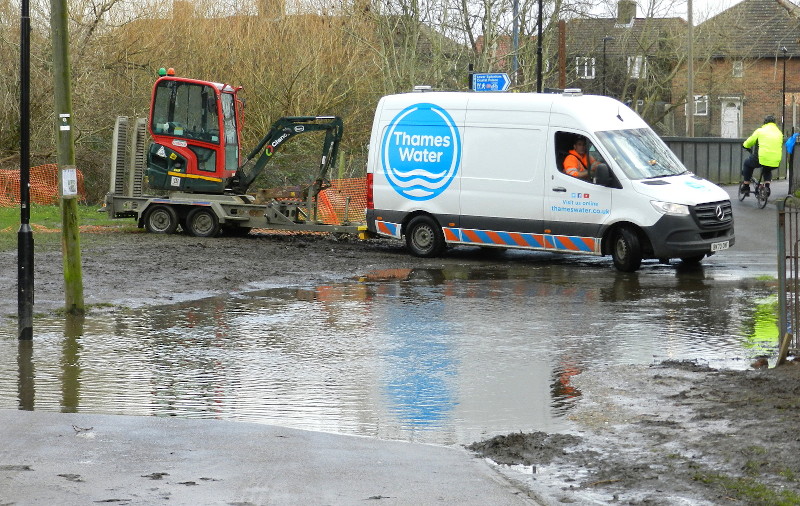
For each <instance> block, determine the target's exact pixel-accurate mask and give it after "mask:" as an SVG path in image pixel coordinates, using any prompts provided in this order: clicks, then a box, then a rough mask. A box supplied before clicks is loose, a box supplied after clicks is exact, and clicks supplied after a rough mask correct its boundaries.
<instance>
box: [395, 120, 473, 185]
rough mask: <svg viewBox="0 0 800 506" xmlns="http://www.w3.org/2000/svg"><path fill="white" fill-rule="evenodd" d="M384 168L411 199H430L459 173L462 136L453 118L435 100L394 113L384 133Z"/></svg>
mask: <svg viewBox="0 0 800 506" xmlns="http://www.w3.org/2000/svg"><path fill="white" fill-rule="evenodd" d="M381 157H382V159H383V170H384V172H385V173H386V179H388V180H389V183H390V184H391V185H392V188H394V190H395V191H396V192H397V193H399V194H400V195H402V196H403V197H405V198H407V199H410V200H430V199H432V198H434V197H436V196H437V195H439V194H441V193H442V192H443V191H445V190H446V189H447V187H448V186H449V185H450V183H451V182H452V181H453V178H454V177H455V176H456V173H458V167H459V164H460V162H461V138H460V136H459V134H458V127H456V124H455V122H454V121H453V118H451V117H450V115H449V114H447V111H445V110H444V109H442V108H441V107H439V106H437V105H434V104H414V105H412V106H411V107H408V108H406V109H403V110H402V111H401V112H400V113H399V114H398V115H397V116H395V117H394V119H393V120H392V122H391V123H390V124H389V127H388V128H387V129H386V134H385V135H384V137H383V145H382V149H381Z"/></svg>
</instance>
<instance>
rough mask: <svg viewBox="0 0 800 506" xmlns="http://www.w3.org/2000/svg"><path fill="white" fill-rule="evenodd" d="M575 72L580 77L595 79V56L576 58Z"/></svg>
mask: <svg viewBox="0 0 800 506" xmlns="http://www.w3.org/2000/svg"><path fill="white" fill-rule="evenodd" d="M575 73H576V74H577V75H578V78H579V79H594V58H589V57H586V56H579V57H577V58H575Z"/></svg>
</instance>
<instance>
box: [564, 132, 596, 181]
mask: <svg viewBox="0 0 800 506" xmlns="http://www.w3.org/2000/svg"><path fill="white" fill-rule="evenodd" d="M586 151H587V150H586V138H585V137H583V136H582V135H579V136H578V137H576V138H575V143H574V144H573V145H572V149H571V150H569V153H567V156H566V157H565V158H564V172H565V173H566V174H567V175H569V176H572V177H577V178H578V179H583V180H585V181H591V177H592V174H593V173H594V169H595V166H596V165H597V160H595V159H594V158H593V157H591V156H589V155H588V153H587V152H586Z"/></svg>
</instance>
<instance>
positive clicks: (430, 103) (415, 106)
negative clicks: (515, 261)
mask: <svg viewBox="0 0 800 506" xmlns="http://www.w3.org/2000/svg"><path fill="white" fill-rule="evenodd" d="M579 139H583V140H585V141H586V145H587V146H588V159H586V160H585V161H586V162H587V163H588V164H589V165H590V167H589V170H588V172H589V175H588V176H587V177H585V178H584V179H581V178H578V177H573V176H571V175H567V173H565V171H564V163H565V159H568V158H569V157H570V156H575V155H574V154H573V155H570V150H573V148H574V147H575V142H576V141H577V140H579ZM566 161H567V163H568V164H569V163H572V162H574V160H572V162H570V160H566ZM367 181H368V198H367V228H368V230H369V231H370V232H372V233H374V234H377V235H380V236H387V237H394V238H397V239H402V238H405V241H406V245H407V247H408V249H409V250H410V251H411V252H412V253H413V254H415V255H418V256H422V257H431V256H436V255H439V254H440V253H442V251H443V250H444V249H445V247H446V246H447V245H453V246H456V245H470V246H481V247H497V248H524V249H531V250H543V251H551V252H555V251H557V252H565V253H579V254H585V255H609V254H610V255H611V256H612V258H613V260H614V265H615V266H616V267H617V269H619V270H622V271H635V270H637V269H638V268H639V267H640V265H641V261H642V259H643V258H656V259H659V260H662V261H667V260H669V259H670V258H680V259H682V260H683V261H684V262H692V263H696V262H699V261H700V260H702V259H703V258H704V257H705V256H706V255H711V254H713V253H715V252H717V251H721V250H725V249H728V248H729V247H730V246H732V245H733V243H734V234H733V216H732V214H731V203H730V200H729V198H728V194H727V193H726V192H725V191H724V190H722V189H721V188H719V187H718V186H716V185H714V184H712V183H710V182H709V181H706V180H704V179H701V178H700V177H697V176H695V175H694V174H692V173H690V172H688V171H687V170H686V167H684V166H683V164H681V162H680V161H679V160H678V158H677V157H676V156H675V155H674V154H673V153H672V152H671V151H670V149H669V148H668V147H667V146H666V145H665V144H664V142H663V141H662V140H661V139H660V138H659V137H658V136H657V135H656V134H655V132H653V130H651V129H650V127H648V126H647V124H646V123H645V122H644V120H642V119H641V117H639V116H638V115H637V114H636V113H635V112H634V111H632V110H631V109H629V108H628V107H626V106H625V105H624V104H622V103H621V102H618V101H617V100H614V99H611V98H608V97H601V96H588V95H582V94H581V93H580V92H579V91H575V90H566V91H565V92H564V93H563V94H540V93H471V92H415V93H405V94H399V95H390V96H386V97H383V98H382V99H381V100H380V102H379V103H378V108H377V111H376V113H375V122H374V124H373V126H372V137H371V140H370V150H369V160H368V167H367Z"/></svg>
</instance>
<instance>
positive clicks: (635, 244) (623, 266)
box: [611, 227, 642, 272]
mask: <svg viewBox="0 0 800 506" xmlns="http://www.w3.org/2000/svg"><path fill="white" fill-rule="evenodd" d="M611 258H613V259H614V267H616V268H617V270H620V271H622V272H634V271H636V270H637V269H639V267H640V266H641V265H642V246H641V244H640V243H639V237H638V236H637V235H636V232H634V231H633V230H631V229H630V228H627V227H624V228H621V229H619V230H618V231H617V232H616V233H615V234H614V240H613V243H612V247H611Z"/></svg>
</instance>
